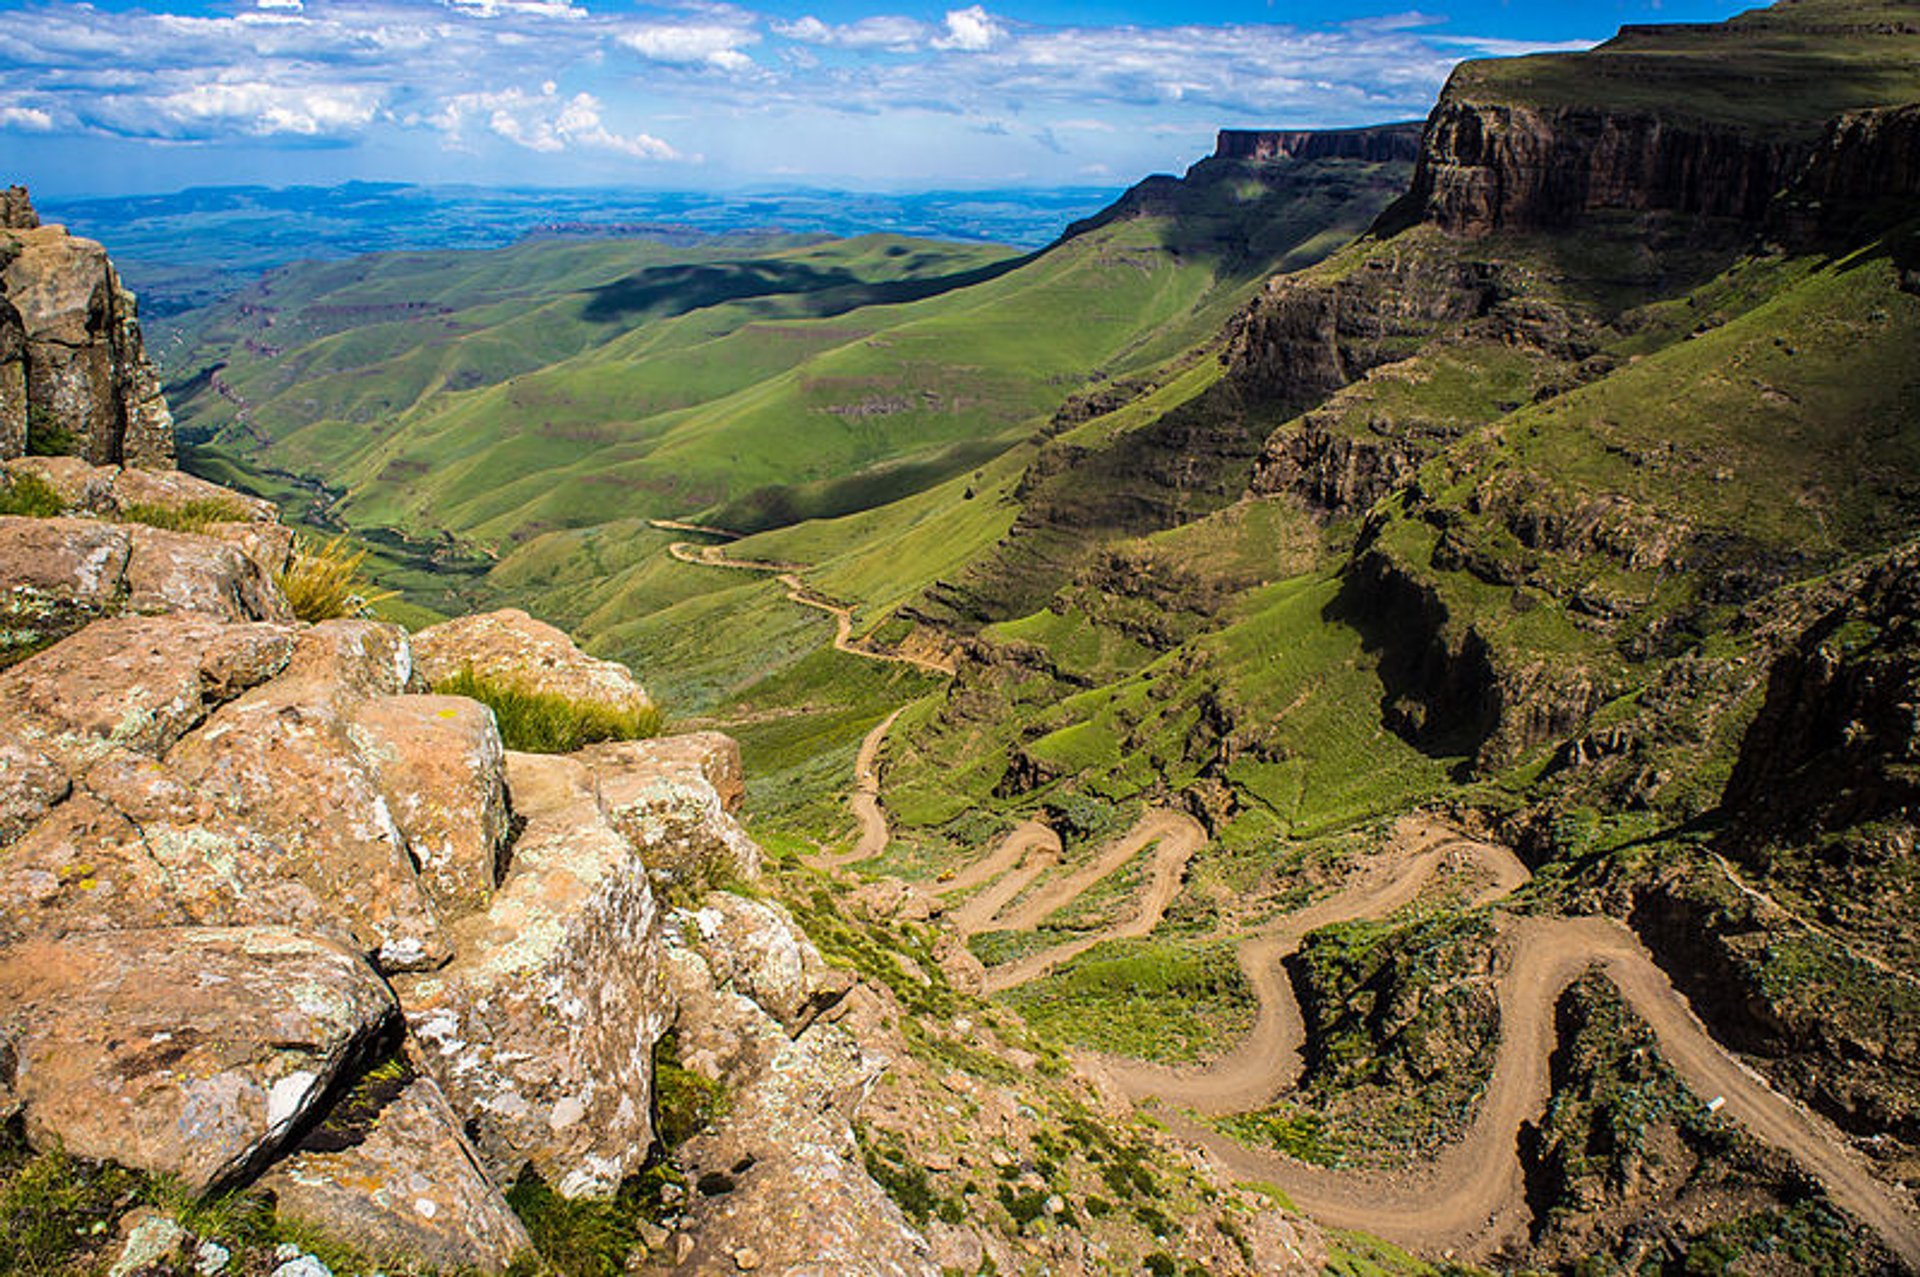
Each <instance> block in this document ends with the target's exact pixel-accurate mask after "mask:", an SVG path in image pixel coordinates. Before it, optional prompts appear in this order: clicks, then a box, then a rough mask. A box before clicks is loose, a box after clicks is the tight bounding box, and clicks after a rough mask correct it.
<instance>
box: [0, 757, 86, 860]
mask: <svg viewBox="0 0 1920 1277" xmlns="http://www.w3.org/2000/svg"><path fill="white" fill-rule="evenodd" d="M72 791H73V782H72V781H71V780H70V779H69V778H68V776H67V770H66V768H64V767H62V766H60V764H59V763H56V762H55V761H54V760H53V759H51V758H49V757H47V756H46V755H45V754H43V753H41V752H40V751H39V750H38V749H35V748H33V747H32V746H31V745H25V744H22V743H21V742H20V741H18V740H0V847H4V846H6V845H7V844H8V843H10V842H12V841H13V840H14V839H16V838H18V837H20V835H22V834H24V833H26V832H27V830H29V829H31V828H33V827H34V825H36V824H37V823H39V821H40V818H41V817H42V816H45V815H46V814H47V813H48V812H49V811H51V810H53V807H54V805H55V804H56V803H59V802H61V801H62V800H64V799H65V798H66V796H67V795H68V794H69V793H71V792H72Z"/></svg>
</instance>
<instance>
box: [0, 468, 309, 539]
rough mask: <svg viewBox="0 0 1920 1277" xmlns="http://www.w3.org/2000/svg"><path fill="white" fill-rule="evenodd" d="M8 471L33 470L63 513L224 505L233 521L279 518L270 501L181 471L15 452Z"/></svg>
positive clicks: (115, 512) (176, 510) (274, 520)
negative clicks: (56, 497)
mask: <svg viewBox="0 0 1920 1277" xmlns="http://www.w3.org/2000/svg"><path fill="white" fill-rule="evenodd" d="M5 469H6V471H7V473H8V474H31V475H33V476H34V477H35V478H37V479H39V480H40V481H41V482H43V483H45V484H46V485H47V486H48V487H50V488H52V489H53V490H54V491H55V492H56V493H58V494H59V496H60V499H61V501H62V502H64V503H65V504H66V507H67V512H68V513H73V514H96V515H103V516H108V517H120V516H126V515H129V514H131V513H136V512H138V511H139V510H140V509H141V508H142V507H144V508H146V509H148V510H155V511H166V512H169V513H174V514H178V513H180V512H182V511H185V510H188V509H190V508H198V509H201V510H211V509H212V508H214V507H225V508H226V510H228V511H230V512H231V521H233V522H248V523H277V522H278V521H279V518H280V513H279V510H278V509H277V508H276V507H275V506H274V504H273V502H271V501H266V500H263V499H262V498H260V497H252V496H248V495H247V494H246V493H244V492H236V491H234V490H233V489H232V488H223V487H221V486H220V485H219V484H217V483H209V482H208V481H207V480H205V479H201V478H197V477H195V476H193V475H190V474H188V473H187V472H186V471H184V470H149V469H142V468H140V467H137V466H112V465H108V466H99V465H94V464H92V463H91V462H89V461H87V460H85V459H84V458H81V457H16V458H14V459H13V460H11V461H8V462H6V463H5Z"/></svg>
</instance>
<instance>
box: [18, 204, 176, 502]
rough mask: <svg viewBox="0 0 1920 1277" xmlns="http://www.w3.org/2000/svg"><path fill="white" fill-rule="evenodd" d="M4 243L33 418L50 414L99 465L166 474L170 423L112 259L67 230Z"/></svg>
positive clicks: (37, 229)
mask: <svg viewBox="0 0 1920 1277" xmlns="http://www.w3.org/2000/svg"><path fill="white" fill-rule="evenodd" d="M19 202H20V203H21V204H23V205H24V203H25V196H24V194H23V195H22V197H21V199H20V201H19ZM20 220H23V221H27V220H31V221H35V222H37V220H38V219H35V218H31V217H30V216H27V217H23V218H22V219H20ZM8 238H9V240H10V242H11V246H12V251H11V252H10V254H9V255H8V256H7V257H6V258H5V259H0V292H3V293H4V294H5V297H6V300H7V301H8V302H9V303H10V305H11V307H12V309H14V310H15V311H16V312H17V313H18V315H19V318H20V325H21V329H22V336H23V338H24V345H25V372H26V378H25V380H26V398H27V403H28V405H29V408H30V410H32V411H36V412H40V413H44V414H46V415H47V416H48V418H49V419H50V420H51V421H52V422H53V423H54V424H56V425H57V426H58V427H59V428H61V429H63V430H65V431H66V432H67V433H68V434H69V435H70V436H71V437H72V439H73V443H74V446H75V449H76V451H77V452H78V453H79V455H81V456H83V457H85V458H86V459H87V460H89V461H91V462H94V463H95V464H120V463H124V464H128V465H138V466H156V467H163V468H164V467H170V466H171V465H172V464H173V452H174V440H173V418H172V416H171V415H170V414H169V413H168V411H167V404H166V399H165V398H164V396H163V395H162V394H161V391H160V379H159V377H158V376H157V375H156V374H155V372H154V369H153V365H152V364H151V363H149V362H148V360H147V355H146V348H145V343H144V342H143V340H142V338H141V334H140V324H139V319H138V312H137V308H136V304H135V299H134V296H133V294H132V293H131V292H129V291H127V289H126V288H125V287H124V286H123V285H122V284H121V283H120V276H119V275H118V273H117V272H115V270H114V269H113V265H112V263H110V262H109V261H108V260H107V253H106V250H105V249H103V248H102V247H100V245H98V244H96V243H94V242H93V241H92V240H87V239H80V238H78V237H76V236H72V235H69V234H67V231H66V228H65V227H62V226H42V225H32V226H26V225H22V226H18V227H13V228H10V229H9V231H8ZM8 433H9V434H10V433H11V432H8Z"/></svg>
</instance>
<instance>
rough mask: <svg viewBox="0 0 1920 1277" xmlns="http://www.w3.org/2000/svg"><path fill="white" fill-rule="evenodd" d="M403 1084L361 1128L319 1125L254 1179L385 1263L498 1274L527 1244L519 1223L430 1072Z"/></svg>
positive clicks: (320, 1227)
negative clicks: (300, 1144) (340, 1130)
mask: <svg viewBox="0 0 1920 1277" xmlns="http://www.w3.org/2000/svg"><path fill="white" fill-rule="evenodd" d="M403 1085H404V1089H401V1090H400V1091H399V1092H398V1093H397V1094H395V1095H393V1096H392V1097H390V1098H389V1099H388V1100H387V1101H386V1103H385V1104H384V1106H383V1107H381V1108H380V1109H379V1111H378V1112H377V1113H375V1114H373V1115H371V1116H370V1117H367V1118H365V1119H364V1121H365V1123H366V1125H365V1129H364V1130H354V1131H352V1132H350V1133H346V1134H341V1135H336V1134H334V1133H333V1132H330V1131H329V1130H328V1129H327V1127H325V1126H323V1127H321V1128H320V1129H319V1130H317V1131H316V1132H314V1134H313V1135H311V1136H309V1137H308V1139H307V1141H306V1142H305V1144H304V1145H303V1147H302V1148H301V1149H300V1150H299V1151H297V1152H295V1153H294V1154H293V1155H292V1156H290V1157H288V1158H286V1159H285V1160H284V1161H282V1162H281V1163H280V1164H279V1165H277V1166H275V1167H274V1168H273V1170H272V1171H271V1172H270V1173H269V1174H268V1175H267V1176H266V1177H264V1178H263V1179H262V1181H261V1183H262V1185H263V1186H264V1187H267V1188H269V1189H271V1190H272V1191H273V1194H274V1198H275V1209H276V1210H277V1212H278V1213H279V1214H280V1215H281V1216H282V1217H283V1218H286V1219H291V1220H295V1221H297V1222H299V1223H301V1224H304V1225H306V1226H308V1227H311V1228H313V1229H316V1230H317V1231H319V1232H321V1233H323V1234H325V1235H326V1236H328V1237H330V1238H332V1239H334V1240H335V1241H338V1242H341V1243H344V1244H345V1245H348V1246H351V1247H352V1248H353V1249H354V1250H356V1251H358V1252H360V1253H361V1254H363V1255H367V1256H369V1257H371V1258H374V1259H376V1260H380V1261H382V1262H387V1263H402V1264H405V1265H407V1266H409V1267H413V1266H419V1265H425V1266H427V1267H429V1268H433V1269H438V1270H445V1271H458V1272H487V1273H495V1272H503V1271H505V1270H506V1269H507V1268H508V1267H509V1266H510V1265H511V1264H512V1263H513V1261H514V1260H515V1259H516V1258H518V1257H519V1256H521V1255H523V1254H526V1253H527V1252H529V1251H530V1250H531V1249H532V1242H531V1241H530V1240H529V1239H528V1237H527V1232H526V1229H525V1228H524V1227H523V1226H522V1225H521V1223H520V1220H519V1218H518V1217H517V1216H516V1215H515V1214H514V1213H513V1209H512V1207H510V1206H508V1205H507V1201H506V1198H505V1197H503V1196H502V1195H501V1193H500V1190H499V1189H498V1188H497V1187H495V1186H494V1184H493V1183H492V1182H491V1181H490V1180H488V1179H487V1177H486V1175H485V1174H484V1173H483V1172H482V1171H481V1169H480V1165H479V1161H478V1157H477V1155H476V1154H475V1152H474V1150H473V1147H472V1145H470V1144H468V1143H467V1140H466V1137H465V1136H463V1135H462V1134H461V1133H460V1122H459V1119H458V1118H457V1117H456V1116H455V1115H454V1112H453V1110H452V1109H450V1108H449V1107H448V1106H447V1101H446V1098H445V1097H444V1096H442V1095H441V1094H440V1088H439V1087H438V1086H436V1085H434V1083H433V1081H432V1080H431V1079H429V1078H415V1079H413V1080H412V1081H411V1082H410V1083H404V1084H403ZM359 1124H360V1123H359V1122H356V1123H355V1125H356V1126H358V1125H359Z"/></svg>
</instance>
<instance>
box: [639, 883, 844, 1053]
mask: <svg viewBox="0 0 1920 1277" xmlns="http://www.w3.org/2000/svg"><path fill="white" fill-rule="evenodd" d="M676 918H677V919H678V920H679V921H680V922H682V923H683V924H684V925H685V926H687V927H691V928H692V929H693V931H694V933H695V934H697V935H698V936H699V949H700V954H701V956H702V957H703V958H704V959H705V960H706V963H707V969H708V970H709V971H710V972H711V973H712V975H713V979H714V981H715V983H716V984H718V985H719V986H720V987H721V988H725V989H731V990H732V991H733V992H735V993H738V994H741V995H742V996H744V997H746V998H747V999H748V1000H750V1001H751V1002H753V1004H754V1005H755V1006H758V1007H759V1008H760V1009H761V1010H762V1011H765V1012H766V1013H767V1014H768V1015H770V1016H772V1017H773V1018H774V1019H776V1020H778V1021H779V1022H780V1023H781V1024H782V1025H784V1026H785V1027H786V1028H787V1029H788V1030H789V1031H792V1032H797V1031H799V1030H800V1029H801V1028H803V1027H804V1026H805V1025H806V1024H807V1023H808V1022H809V1021H811V1020H812V1019H813V1018H814V1017H815V1016H816V1015H818V1014H819V1013H820V1012H821V1011H822V1010H823V1009H824V1008H826V1007H828V1006H831V1005H832V1004H833V1003H834V1002H835V1001H837V1000H839V998H840V997H841V996H842V995H843V994H844V993H846V991H847V989H848V988H850V987H851V986H852V984H853V977H852V975H851V974H850V973H849V972H846V971H843V970H840V969H839V968H837V967H830V966H828V965H827V964H826V962H825V961H824V960H823V959H822V958H821V957H820V951H819V950H818V949H816V948H814V947H813V945H812V944H811V943H810V942H808V940H807V938H806V937H805V936H804V935H802V934H801V932H800V930H799V928H798V927H796V926H795V925H794V922H793V919H792V918H791V917H789V916H788V915H787V912H786V910H784V909H782V908H781V907H780V906H779V905H776V904H772V903H769V902H766V901H761V900H748V899H747V898H746V897H744V896H737V895H734V894H733V893H732V892H726V891H716V892H713V893H711V894H709V895H708V896H707V897H706V899H705V900H703V901H701V903H700V907H699V908H697V909H692V910H688V911H685V912H683V913H681V914H678V915H676Z"/></svg>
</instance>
